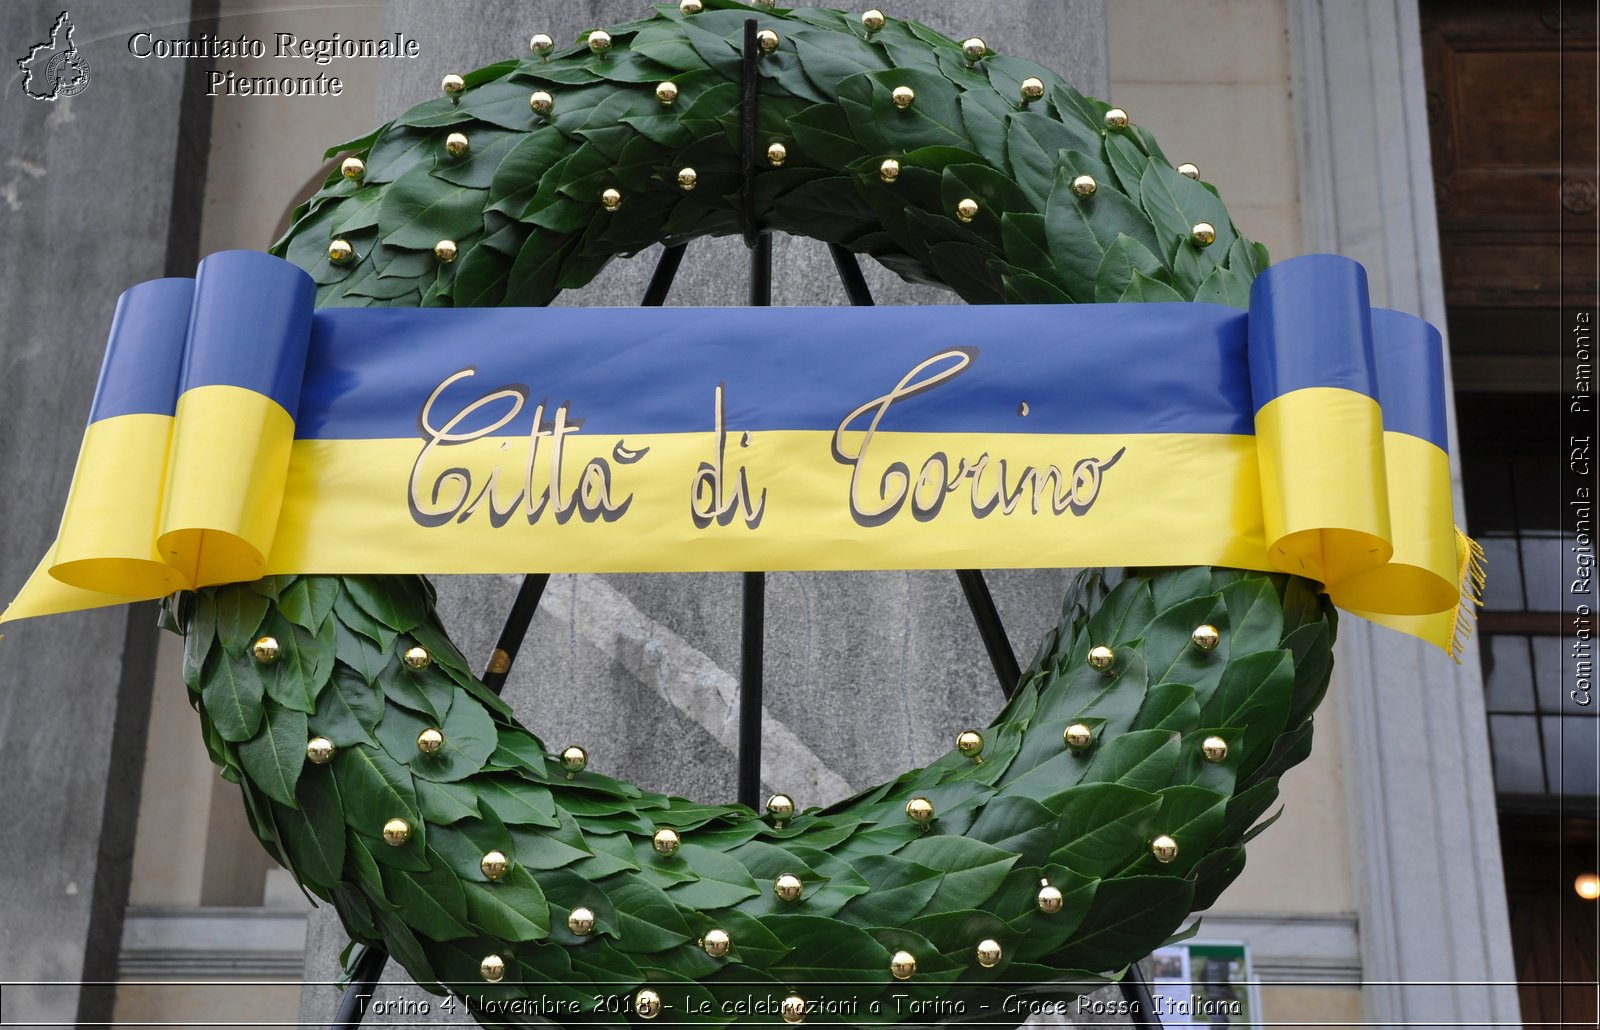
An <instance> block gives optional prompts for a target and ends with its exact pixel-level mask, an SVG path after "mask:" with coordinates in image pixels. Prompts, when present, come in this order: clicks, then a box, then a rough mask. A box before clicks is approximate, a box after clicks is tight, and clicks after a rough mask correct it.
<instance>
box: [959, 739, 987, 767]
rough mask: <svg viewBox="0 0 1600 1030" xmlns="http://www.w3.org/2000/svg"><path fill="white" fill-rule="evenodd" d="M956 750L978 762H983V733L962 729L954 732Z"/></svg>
mask: <svg viewBox="0 0 1600 1030" xmlns="http://www.w3.org/2000/svg"><path fill="white" fill-rule="evenodd" d="M956 750H957V751H959V752H961V754H962V755H964V756H965V757H967V758H970V759H972V760H973V761H974V762H977V763H978V764H980V765H981V764H983V734H981V733H979V732H978V731H977V730H962V731H961V732H960V733H958V734H956Z"/></svg>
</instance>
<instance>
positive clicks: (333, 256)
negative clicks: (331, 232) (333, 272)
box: [328, 240, 356, 265]
mask: <svg viewBox="0 0 1600 1030" xmlns="http://www.w3.org/2000/svg"><path fill="white" fill-rule="evenodd" d="M355 256H356V248H354V247H352V246H350V241H349V240H334V241H333V242H332V243H330V244H328V260H329V261H330V262H332V263H333V264H336V265H348V264H349V263H350V262H351V261H353V260H355Z"/></svg>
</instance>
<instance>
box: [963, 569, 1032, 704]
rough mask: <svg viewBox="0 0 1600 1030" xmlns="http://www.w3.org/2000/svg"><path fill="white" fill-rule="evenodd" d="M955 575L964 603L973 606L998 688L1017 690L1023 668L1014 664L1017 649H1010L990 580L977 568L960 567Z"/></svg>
mask: <svg viewBox="0 0 1600 1030" xmlns="http://www.w3.org/2000/svg"><path fill="white" fill-rule="evenodd" d="M956 578H957V579H959V580H961V592H962V593H963V594H965V595H966V596H967V607H968V608H971V609H972V621H974V622H976V623H977V624H978V633H979V635H980V636H982V637H983V647H984V650H986V651H988V652H989V664H990V665H992V666H994V674H995V677H996V678H997V679H998V680H999V681H1000V689H1001V690H1002V691H1003V692H1004V693H1005V695H1006V697H1007V698H1009V697H1010V696H1011V695H1012V694H1014V693H1016V690H1017V683H1018V682H1019V681H1020V680H1021V679H1022V668H1021V667H1020V666H1018V665H1017V655H1016V652H1015V651H1012V650H1011V640H1010V638H1009V637H1007V636H1006V628H1005V626H1004V625H1002V624H1001V622H1000V612H999V610H998V609H996V608H995V606H994V595H992V594H990V593H989V583H988V581H987V580H985V579H984V578H983V573H982V572H979V571H978V570H977V569H961V570H959V571H957V572H956Z"/></svg>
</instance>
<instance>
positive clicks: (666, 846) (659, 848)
mask: <svg viewBox="0 0 1600 1030" xmlns="http://www.w3.org/2000/svg"><path fill="white" fill-rule="evenodd" d="M682 843H683V838H682V837H680V836H678V831H677V830H674V829H673V828H672V827H670V826H663V827H661V829H659V830H657V831H656V834H655V836H654V837H651V838H650V846H651V847H652V848H655V849H656V854H658V855H662V856H664V857H669V858H670V857H671V856H673V855H676V854H677V853H678V846H679V845H680V844H682Z"/></svg>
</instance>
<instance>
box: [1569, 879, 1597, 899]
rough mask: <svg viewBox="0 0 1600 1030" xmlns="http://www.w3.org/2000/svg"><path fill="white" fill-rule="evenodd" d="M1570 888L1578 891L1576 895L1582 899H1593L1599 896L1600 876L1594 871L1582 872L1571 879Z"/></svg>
mask: <svg viewBox="0 0 1600 1030" xmlns="http://www.w3.org/2000/svg"><path fill="white" fill-rule="evenodd" d="M1572 889H1573V890H1575V891H1577V892H1578V897H1580V898H1582V899H1583V900H1584V901H1593V900H1594V899H1596V898H1600V876H1596V875H1595V874H1594V873H1583V874H1582V875H1580V876H1579V877H1578V878H1577V879H1576V880H1573V881H1572Z"/></svg>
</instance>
